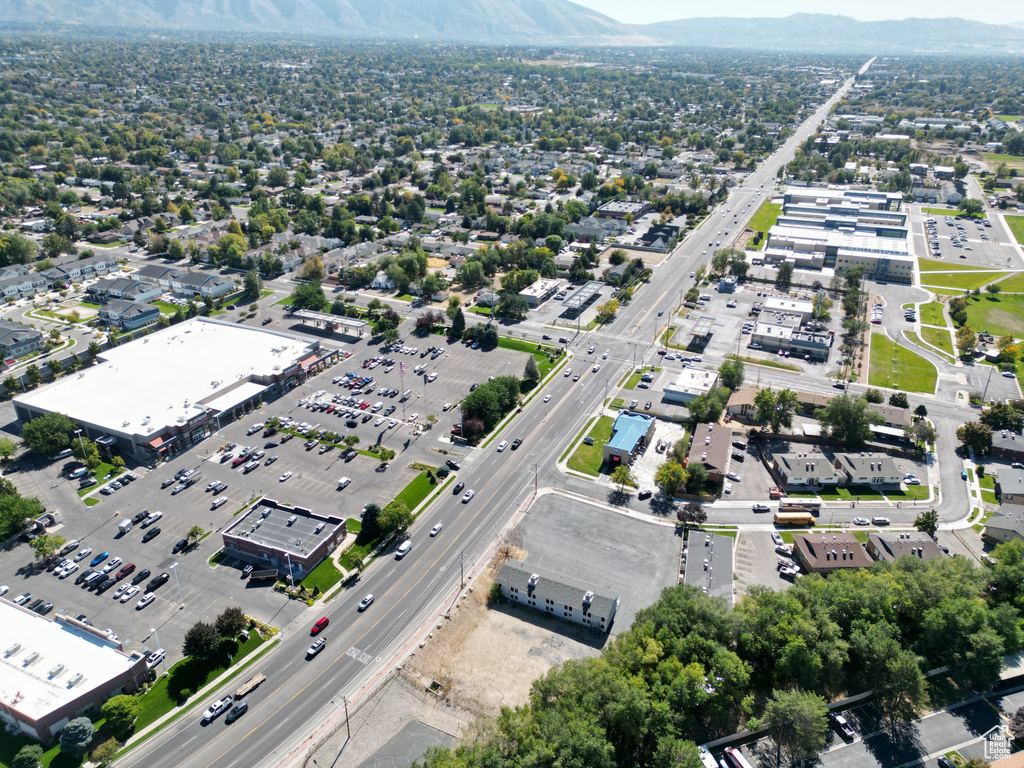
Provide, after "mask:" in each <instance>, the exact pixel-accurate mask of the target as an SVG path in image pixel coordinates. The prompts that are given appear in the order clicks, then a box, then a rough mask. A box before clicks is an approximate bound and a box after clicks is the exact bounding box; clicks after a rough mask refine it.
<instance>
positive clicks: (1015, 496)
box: [996, 467, 1024, 504]
mask: <svg viewBox="0 0 1024 768" xmlns="http://www.w3.org/2000/svg"><path fill="white" fill-rule="evenodd" d="M996 496H998V497H999V501H1000V503H1002V504H1024V469H1013V468H1012V467H1000V468H999V472H998V474H997V475H996Z"/></svg>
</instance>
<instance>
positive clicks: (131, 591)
mask: <svg viewBox="0 0 1024 768" xmlns="http://www.w3.org/2000/svg"><path fill="white" fill-rule="evenodd" d="M137 594H139V588H138V587H137V586H135V585H134V584H131V585H129V587H128V589H126V590H125V591H124V594H123V595H121V602H122V603H127V602H128V601H129V600H131V599H132V598H133V597H135V596H136V595H137Z"/></svg>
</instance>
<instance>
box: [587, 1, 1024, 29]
mask: <svg viewBox="0 0 1024 768" xmlns="http://www.w3.org/2000/svg"><path fill="white" fill-rule="evenodd" d="M572 2H575V3H577V4H579V5H582V6H584V7H586V8H592V9H593V10H595V11H598V12H599V13H603V14H604V15H606V16H611V17H612V18H613V19H616V20H617V21H622V22H625V23H627V24H650V23H652V22H655V21H673V20H675V19H689V18H694V17H707V16H731V17H736V18H759V17H765V16H774V17H782V16H789V15H791V14H794V13H832V14H837V15H842V16H850V17H851V18H854V19H857V20H858V21H879V20H888V19H906V18H911V17H918V18H932V19H938V18H945V17H953V18H961V19H972V20H974V21H984V22H986V23H988V24H1009V23H1012V22H1016V21H1024V10H1022V9H1021V8H1020V6H1019V5H1018V3H1011V2H1009V0H991V1H990V2H982V3H972V4H970V5H966V6H965V5H964V4H963V3H962V2H957V1H956V0H934V1H933V2H931V3H928V4H927V5H923V6H922V5H919V4H914V5H911V4H910V3H899V2H897V3H892V2H891V1H890V2H885V0H863V2H860V3H858V4H857V5H856V6H855V7H851V8H844V9H841V10H840V9H838V8H829V9H828V10H825V9H823V8H822V6H821V3H820V2H815V1H814V0H779V2H775V3H773V4H772V5H770V6H767V5H765V4H764V3H763V2H760V1H759V0H734V1H733V2H731V3H728V4H727V5H724V6H714V7H713V10H712V8H711V7H708V6H706V5H700V6H698V5H697V4H696V3H693V4H691V3H680V2H665V0H633V2H631V3H629V4H628V5H623V4H622V3H621V2H618V1H617V0H572Z"/></svg>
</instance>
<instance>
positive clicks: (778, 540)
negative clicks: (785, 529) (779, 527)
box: [772, 531, 785, 546]
mask: <svg viewBox="0 0 1024 768" xmlns="http://www.w3.org/2000/svg"><path fill="white" fill-rule="evenodd" d="M772 543H773V544H775V545H776V546H778V545H781V544H785V542H784V541H783V540H782V534H781V533H779V532H778V531H772Z"/></svg>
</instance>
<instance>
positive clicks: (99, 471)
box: [78, 461, 124, 497]
mask: <svg viewBox="0 0 1024 768" xmlns="http://www.w3.org/2000/svg"><path fill="white" fill-rule="evenodd" d="M123 471H124V470H123V469H122V470H118V471H117V473H116V474H118V475H119V474H121V472H123ZM90 474H92V476H93V477H95V478H96V480H97V483H96V485H91V486H89V487H88V488H83V489H82V490H80V491H78V495H79V496H80V497H81V496H88V495H89V494H90V493H96V492H97V491H98V490H99V489H100V488H102V487H103V485H104V483H106V482H109V481H108V480H104V479H103V478H105V477H106V476H107V475H111V477H110V480H113V479H114V474H115V473H114V465H113V464H107V462H105V461H101V462H100V464H99V466H97V467H96V468H95V469H94V470H92V472H91V473H90Z"/></svg>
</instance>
